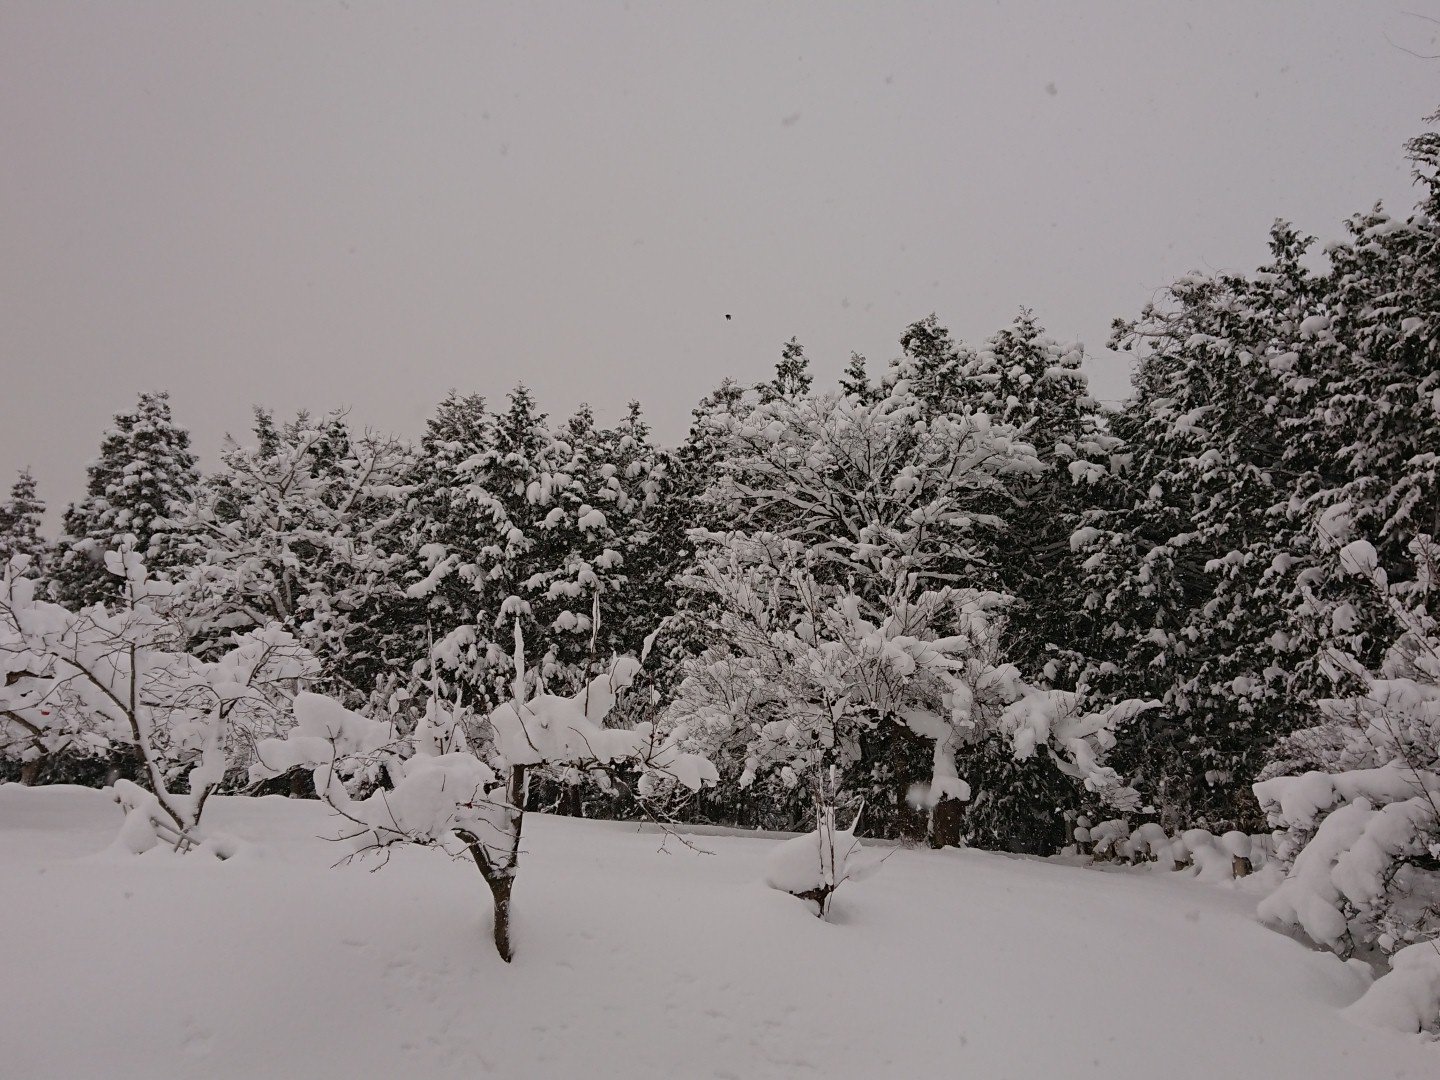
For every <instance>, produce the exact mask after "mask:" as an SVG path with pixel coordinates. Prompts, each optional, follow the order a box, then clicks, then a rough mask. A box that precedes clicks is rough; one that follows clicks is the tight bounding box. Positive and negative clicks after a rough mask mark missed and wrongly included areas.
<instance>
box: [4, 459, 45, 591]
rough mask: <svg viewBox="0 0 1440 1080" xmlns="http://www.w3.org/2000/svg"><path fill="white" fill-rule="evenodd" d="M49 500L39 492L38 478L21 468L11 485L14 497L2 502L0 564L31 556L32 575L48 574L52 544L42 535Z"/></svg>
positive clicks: (30, 572) (30, 570) (30, 574)
mask: <svg viewBox="0 0 1440 1080" xmlns="http://www.w3.org/2000/svg"><path fill="white" fill-rule="evenodd" d="M44 517H45V503H44V502H43V501H41V499H40V497H39V495H37V494H36V489H35V477H34V476H33V475H32V474H31V472H30V470H29V469H21V470H20V473H19V475H18V476H17V477H16V478H15V483H14V484H12V485H11V487H10V498H9V500H8V501H7V502H5V503H4V504H0V567H3V566H5V565H6V564H8V563H9V562H10V560H11V559H12V558H14V557H15V556H17V555H20V556H25V557H26V558H28V559H29V566H28V568H27V570H26V576H28V577H44V576H45V571H46V568H47V566H46V564H47V563H48V561H49V555H50V547H49V544H48V542H47V541H46V540H45V538H44V537H43V536H42V535H41V532H40V530H41V526H42V524H43V521H44Z"/></svg>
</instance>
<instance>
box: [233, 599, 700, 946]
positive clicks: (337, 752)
mask: <svg viewBox="0 0 1440 1080" xmlns="http://www.w3.org/2000/svg"><path fill="white" fill-rule="evenodd" d="M514 642H515V644H514V653H513V656H512V667H511V670H512V672H513V679H512V683H511V694H512V696H511V698H510V700H508V701H504V702H502V703H500V704H499V705H497V706H496V707H495V708H494V709H493V710H491V711H490V714H489V719H488V724H487V727H488V732H487V734H488V739H487V742H488V743H489V745H490V746H491V747H493V756H492V757H491V758H490V760H488V761H487V760H485V759H484V758H482V757H481V756H479V755H477V754H476V753H473V752H471V751H470V750H469V749H468V747H467V746H466V745H465V743H464V742H463V740H453V741H452V740H437V739H436V738H435V737H434V727H433V726H432V725H426V726H424V727H421V728H418V729H417V730H416V731H415V732H414V733H412V734H410V735H409V736H408V737H400V736H398V735H397V728H396V725H394V724H393V723H389V722H386V721H383V720H379V719H372V718H368V717H364V716H361V715H359V714H358V713H354V712H349V711H347V710H346V709H344V708H342V707H341V706H340V705H339V704H338V703H337V702H335V701H333V700H331V699H328V698H324V697H320V696H318V695H314V694H303V695H301V696H300V697H298V698H297V699H296V701H295V716H296V726H295V729H294V731H293V732H292V733H291V734H290V735H289V737H288V738H286V739H283V740H280V739H276V740H271V741H269V742H266V743H263V744H262V745H261V746H260V748H259V761H258V762H257V763H256V765H255V766H254V768H253V769H252V776H254V777H256V778H263V777H266V776H274V775H278V774H279V773H281V772H285V771H287V770H289V769H291V768H294V767H296V766H300V765H309V766H312V767H313V768H314V778H315V789H316V791H317V792H318V793H319V794H320V795H321V797H322V798H323V799H325V801H326V802H328V803H329V804H330V806H332V807H333V808H334V809H335V810H336V811H337V812H338V813H339V814H340V816H341V817H342V818H343V819H344V826H343V831H344V839H345V840H346V841H347V842H348V843H349V844H350V845H351V846H352V850H353V851H355V852H357V853H359V852H366V851H377V850H379V851H383V850H384V849H387V848H389V847H390V846H392V845H394V844H419V845H421V846H426V847H436V848H439V849H440V850H442V851H446V852H448V853H450V854H452V855H458V856H465V855H468V856H469V857H470V858H472V859H473V860H474V862H475V866H476V868H477V869H478V870H479V871H480V875H481V877H482V878H483V879H484V881H485V884H486V885H487V886H488V887H489V890H490V894H491V901H492V905H493V910H494V940H495V948H496V951H497V952H498V953H499V954H500V957H501V959H503V960H505V961H506V962H507V963H508V962H509V961H510V960H511V959H512V957H513V955H514V950H513V946H512V942H511V939H510V904H511V895H512V892H513V889H514V886H515V879H516V875H517V873H518V872H519V869H520V856H521V853H522V849H521V832H522V829H523V826H524V819H525V802H526V786H527V784H528V779H529V775H530V772H531V770H533V769H536V768H542V767H543V768H548V769H552V770H553V769H557V768H577V769H586V770H591V769H604V768H605V767H608V766H610V765H611V764H613V763H617V762H622V761H628V762H631V763H633V764H634V765H635V766H636V767H638V768H639V769H641V770H642V777H641V780H642V790H649V789H650V788H651V787H652V786H653V785H654V784H655V783H657V782H672V783H679V784H682V785H684V786H686V787H688V788H690V789H692V790H698V789H699V788H700V787H701V785H702V784H705V783H713V782H714V780H715V770H714V767H713V766H712V765H711V764H710V763H709V762H708V761H706V760H705V759H704V758H702V757H699V756H697V755H694V754H691V753H688V752H685V751H683V750H682V749H680V747H679V746H678V745H677V744H678V743H679V742H680V741H682V740H683V738H684V736H685V732H684V731H683V730H680V731H677V732H674V733H672V735H671V737H670V738H668V739H661V738H660V737H659V736H658V735H657V734H656V732H655V729H654V726H653V725H651V724H649V723H641V724H637V725H635V726H634V727H631V728H616V727H607V726H606V725H605V721H606V719H607V717H608V716H609V715H610V713H611V711H612V710H613V709H614V707H615V704H616V702H617V700H618V698H619V696H620V695H621V694H622V693H623V692H624V691H625V690H626V689H627V688H628V687H629V686H630V685H631V683H632V682H633V681H634V678H635V675H636V673H637V672H638V671H639V669H640V661H638V660H636V659H635V658H634V657H617V658H614V659H612V660H611V661H610V662H609V663H608V664H606V665H604V667H603V670H602V671H600V673H599V674H597V675H595V676H594V677H593V678H591V679H590V681H589V682H588V684H587V685H585V686H584V687H582V688H580V689H579V690H578V691H577V692H576V693H574V694H573V695H569V696H564V695H558V694H549V693H545V692H543V691H537V690H536V689H534V688H533V687H532V684H531V680H530V679H529V678H528V676H527V671H526V666H525V644H524V637H523V633H522V631H521V628H520V623H519V621H518V620H517V621H516V622H515V624H514ZM377 758H383V759H385V761H386V769H387V772H388V774H389V775H390V777H391V778H392V779H393V782H394V787H393V790H383V789H382V790H379V791H376V792H374V793H373V794H371V795H369V796H368V797H367V798H364V799H357V798H355V797H353V795H352V793H351V791H350V790H349V789H348V788H347V787H346V785H345V783H344V780H343V775H344V773H346V772H349V773H351V774H353V773H355V772H357V771H360V770H359V767H358V765H357V763H361V762H364V761H366V760H367V759H368V760H370V761H374V760H375V759H377Z"/></svg>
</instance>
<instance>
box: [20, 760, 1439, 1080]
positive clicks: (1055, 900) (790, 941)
mask: <svg viewBox="0 0 1440 1080" xmlns="http://www.w3.org/2000/svg"><path fill="white" fill-rule="evenodd" d="M214 810H215V812H216V817H217V819H218V820H217V826H219V827H223V828H225V829H227V830H229V831H231V832H233V833H235V834H237V835H239V836H242V837H245V838H248V839H250V840H252V841H254V843H253V844H252V845H250V846H249V847H248V849H247V850H246V852H245V853H244V854H243V855H241V856H239V857H237V858H235V859H232V860H231V861H229V862H226V863H217V862H213V861H210V862H206V861H202V860H201V859H199V858H187V857H175V856H171V855H168V854H151V855H146V856H141V857H135V856H129V855H123V856H122V855H119V854H112V853H108V852H103V851H102V849H104V848H105V846H106V845H107V843H108V842H109V840H110V839H111V838H112V837H113V835H114V832H115V830H116V828H117V827H118V825H119V810H118V808H116V807H115V806H114V805H113V804H110V803H108V802H107V801H106V800H105V797H104V796H103V795H101V794H100V793H98V792H95V791H89V790H85V789H80V788H48V789H44V788H42V789H24V788H20V787H18V786H15V785H7V786H3V787H0V911H3V913H4V914H3V916H0V963H3V968H0V993H3V998H0V1000H3V1002H4V1005H3V1007H0V1075H3V1076H7V1077H24V1078H30V1077H102V1076H103V1077H155V1076H166V1077H283V1076H305V1077H313V1078H323V1077H347V1078H354V1077H368V1076H382V1075H396V1076H406V1077H422V1078H423V1077H450V1076H455V1077H460V1076H464V1077H476V1076H483V1075H486V1074H487V1073H494V1074H496V1075H499V1076H505V1077H511V1078H515V1077H540V1078H543V1077H557V1078H559V1077H566V1078H571V1077H616V1078H630V1077H657V1078H661V1077H663V1078H677V1077H678V1078H686V1077H697V1078H698V1077H733V1078H743V1080H753V1078H762V1077H794V1076H809V1075H814V1076H824V1077H829V1078H835V1077H857V1078H858V1077H866V1078H886V1077H896V1078H899V1077H914V1076H925V1075H929V1076H947V1077H948V1076H970V1077H983V1078H986V1080H1001V1078H1005V1077H1013V1078H1016V1080H1027V1078H1038V1077H1047V1078H1048V1077H1089V1076H1095V1077H1105V1078H1107V1080H1130V1078H1136V1080H1141V1078H1144V1080H1153V1078H1154V1077H1156V1076H1164V1077H1166V1078H1167V1080H1177V1078H1186V1077H1196V1078H1200V1077H1206V1078H1210V1077H1216V1076H1229V1077H1250V1076H1273V1077H1296V1078H1300V1077H1304V1078H1307V1080H1321V1078H1327V1077H1335V1078H1342V1077H1343V1078H1346V1080H1362V1078H1363V1080H1370V1078H1378V1077H1417V1078H1418V1077H1427V1078H1433V1077H1435V1076H1437V1075H1440V1046H1436V1045H1435V1044H1433V1043H1425V1042H1422V1041H1420V1040H1419V1039H1418V1037H1417V1038H1404V1037H1398V1036H1392V1035H1387V1034H1385V1033H1383V1032H1378V1031H1371V1030H1368V1029H1365V1028H1361V1027H1357V1026H1354V1025H1352V1024H1350V1023H1347V1022H1346V1021H1345V1020H1343V1019H1342V1018H1341V1017H1340V1016H1339V1015H1337V1010H1338V1009H1339V1008H1340V1007H1341V1006H1343V1005H1345V1004H1347V1003H1348V1002H1350V1001H1351V1000H1353V999H1354V998H1355V997H1357V996H1358V995H1359V993H1360V991H1361V990H1362V988H1363V984H1362V981H1361V979H1360V978H1359V977H1358V976H1356V975H1355V974H1354V972H1352V971H1351V970H1349V969H1347V968H1346V967H1345V966H1344V965H1343V964H1341V963H1340V962H1339V961H1338V960H1335V959H1334V958H1333V957H1329V956H1326V955H1322V954H1320V953H1316V952H1311V951H1309V950H1307V949H1305V948H1304V947H1303V946H1301V945H1299V944H1297V943H1296V942H1294V941H1292V940H1290V939H1288V938H1285V937H1282V936H1280V935H1279V934H1276V933H1273V932H1271V931H1269V930H1266V929H1264V928H1263V927H1261V926H1259V925H1258V924H1256V923H1255V922H1254V921H1253V917H1252V916H1251V914H1250V913H1251V912H1252V911H1253V907H1254V897H1253V896H1252V895H1249V894H1245V893H1240V892H1235V891H1232V890H1228V889H1218V888H1212V887H1209V886H1204V885H1199V884H1197V883H1195V882H1193V881H1189V880H1186V879H1183V878H1180V877H1179V876H1177V875H1173V874H1147V873H1128V872H1127V873H1108V874H1107V873H1097V872H1095V871H1094V870H1091V869H1086V868H1082V867H1073V866H1066V865H1061V864H1058V863H1053V862H1042V861H1038V860H1030V859H1015V858H1007V857H1005V856H1000V855H993V854H986V853H980V852H955V851H948V852H932V851H924V850H916V851H908V850H902V849H897V850H895V851H894V852H893V854H892V855H891V857H890V858H889V860H888V861H887V862H886V864H885V866H884V867H883V868H882V869H881V870H880V872H879V873H877V874H875V875H874V876H872V877H870V878H867V879H866V880H863V881H859V882H851V883H848V884H846V885H845V886H844V887H843V888H842V890H841V891H840V893H839V894H837V897H836V900H835V904H834V909H833V921H832V922H831V923H829V924H827V923H822V922H820V921H818V920H816V919H815V918H813V917H812V916H811V915H809V914H807V913H806V911H805V909H804V907H803V906H802V905H801V903H799V902H798V901H796V900H794V899H792V898H790V897H787V896H784V895H781V894H779V893H776V892H773V891H770V890H768V889H766V888H765V887H764V885H763V884H762V883H761V880H762V876H763V873H764V863H765V856H766V854H767V852H768V851H769V850H770V847H771V845H772V842H769V841H763V840H756V839H752V838H742V837H726V836H706V837H703V838H697V843H699V844H701V845H702V846H703V847H704V848H705V849H707V850H708V851H710V852H713V854H696V853H694V852H692V851H689V850H687V849H685V848H684V846H683V845H680V844H677V843H676V842H675V840H673V839H671V840H669V842H668V843H667V844H666V847H667V849H668V850H667V851H665V852H661V851H659V850H658V848H659V846H660V844H661V842H662V840H664V838H663V837H661V836H658V835H656V834H654V833H640V832H637V831H636V830H635V828H634V827H633V826H625V825H621V824H616V823H605V822H587V821H574V820H567V819H549V818H541V817H532V818H530V819H528V820H527V823H526V824H527V833H526V835H527V840H526V849H527V855H526V858H525V861H524V862H523V863H522V867H521V875H520V879H519V884H518V886H517V889H516V905H517V918H516V939H517V941H516V947H517V957H516V961H515V963H514V964H513V965H511V966H509V967H507V966H506V965H504V964H502V963H501V962H500V961H499V960H498V959H497V957H496V955H495V953H494V950H493V948H492V947H491V946H490V943H489V941H488V940H487V937H486V935H485V931H486V927H487V923H488V896H487V894H486V892H485V889H484V886H483V884H482V883H481V881H480V879H479V875H478V874H477V873H476V872H475V870H474V868H473V866H469V865H466V864H463V863H458V862H449V861H447V860H446V858H445V857H443V856H441V855H439V854H437V853H435V852H428V851H414V850H411V851H404V850H402V851H397V852H395V853H394V856H393V857H392V859H391V862H390V865H389V866H387V867H385V868H384V869H382V870H379V871H378V872H375V873H370V872H368V869H367V867H364V866H353V865H352V866H348V867H341V868H338V869H331V868H330V863H331V862H332V861H333V860H334V859H336V858H338V857H339V856H340V854H341V852H340V851H339V850H338V849H337V848H336V847H335V846H333V845H330V844H327V843H325V842H324V841H322V840H319V839H316V836H317V835H318V834H321V833H323V832H325V831H326V830H327V829H328V827H329V823H328V821H327V818H326V812H325V810H324V809H323V808H322V807H321V806H320V805H319V804H317V803H313V802H290V801H286V800H284V799H279V798H270V799H262V800H241V799H227V800H221V801H219V803H218V805H216V806H215V807H214Z"/></svg>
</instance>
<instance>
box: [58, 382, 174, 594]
mask: <svg viewBox="0 0 1440 1080" xmlns="http://www.w3.org/2000/svg"><path fill="white" fill-rule="evenodd" d="M88 472H89V482H88V484H87V485H86V493H85V497H84V498H83V499H81V500H80V501H79V502H76V503H72V504H71V505H70V507H69V509H67V510H66V511H65V518H64V523H63V526H62V535H61V537H60V541H59V544H58V545H57V546H58V560H57V563H56V565H55V568H54V572H53V580H52V585H53V588H54V590H55V593H56V596H57V598H58V599H59V600H60V601H61V602H62V603H64V604H66V605H68V606H69V607H71V608H72V609H75V608H79V607H84V606H86V605H89V604H93V603H96V602H97V601H113V600H115V599H117V598H118V597H119V596H120V593H121V588H122V586H123V582H122V581H121V580H120V579H119V578H118V577H116V576H115V575H113V574H111V573H110V572H109V571H108V570H106V568H105V558H104V557H105V552H106V551H112V550H115V549H117V548H119V547H121V546H123V545H130V546H132V547H133V548H134V550H136V551H138V552H140V553H141V554H142V555H143V556H144V557H145V560H146V565H147V566H148V567H149V568H150V570H151V572H152V573H154V574H155V575H156V576H159V577H164V576H167V575H169V574H170V573H171V572H172V571H174V570H175V569H176V568H177V567H178V566H179V565H181V563H182V562H183V561H184V558H185V556H184V555H183V553H182V550H181V546H180V545H179V544H178V543H176V538H175V536H174V535H173V528H172V526H171V523H170V516H171V514H172V513H173V512H174V511H175V509H176V507H177V505H183V504H184V503H185V501H186V500H188V499H189V497H190V494H191V491H192V490H193V488H194V486H195V483H196V480H197V478H198V474H197V471H196V467H195V456H194V455H193V454H192V453H191V452H190V435H189V433H188V432H186V431H185V429H183V428H180V427H177V426H176V425H175V423H174V420H173V419H172V418H171V415H170V396H169V395H168V394H166V393H164V392H154V393H144V394H141V395H140V399H139V401H138V403H137V404H136V407H135V409H134V411H132V412H127V413H120V414H119V415H117V416H116V417H115V422H114V426H112V427H111V429H110V430H109V431H108V432H106V433H105V437H104V439H103V440H102V442H101V444H100V457H99V459H98V460H97V461H95V462H93V463H92V464H91V465H90V467H89V469H88Z"/></svg>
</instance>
